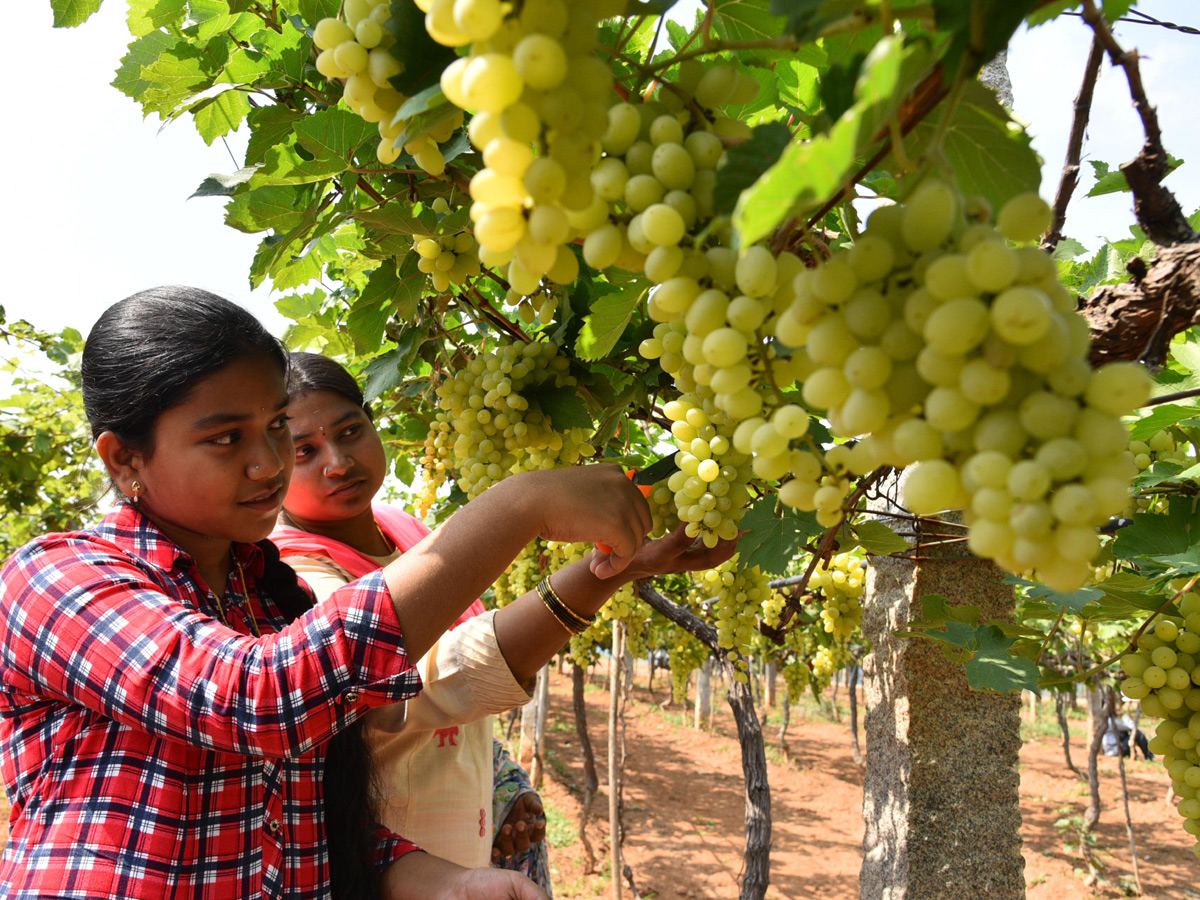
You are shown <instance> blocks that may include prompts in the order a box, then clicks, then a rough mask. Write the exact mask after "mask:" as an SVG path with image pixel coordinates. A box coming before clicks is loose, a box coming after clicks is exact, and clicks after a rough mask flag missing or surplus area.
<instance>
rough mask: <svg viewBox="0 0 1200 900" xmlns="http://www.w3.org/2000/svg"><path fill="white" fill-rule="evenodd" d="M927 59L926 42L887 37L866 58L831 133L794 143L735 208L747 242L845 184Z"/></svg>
mask: <svg viewBox="0 0 1200 900" xmlns="http://www.w3.org/2000/svg"><path fill="white" fill-rule="evenodd" d="M927 62H928V56H927V51H926V48H925V47H924V46H922V45H916V44H912V45H907V46H906V45H905V44H904V42H903V40H901V39H900V38H898V37H894V38H893V37H887V38H882V39H881V40H880V41H879V42H878V43H877V44H876V45H875V47H874V49H872V50H871V52H870V53H869V54H868V56H867V58H866V60H865V61H864V64H863V66H862V71H861V72H860V73H859V77H858V81H857V83H856V85H855V103H854V105H853V106H852V107H851V108H850V109H848V110H846V112H845V113H844V114H843V115H842V116H841V117H840V118H839V119H838V120H837V121H836V122H835V123H834V124H833V127H832V128H830V129H829V131H828V133H826V134H819V135H817V136H815V137H814V138H813V139H812V140H810V141H804V142H800V143H791V144H788V145H787V147H786V148H785V149H784V151H783V154H782V155H781V156H780V158H779V160H778V161H777V162H776V163H775V164H774V165H772V166H771V168H769V169H768V170H767V171H766V172H765V173H764V174H763V176H762V177H761V178H759V179H758V181H756V182H755V183H754V184H753V185H752V186H751V187H749V188H747V189H746V190H744V191H743V192H742V194H741V198H740V199H739V200H738V203H737V207H736V209H735V210H734V214H733V223H734V226H735V227H736V228H737V230H738V234H739V236H740V240H741V243H742V244H743V245H749V244H753V243H755V242H757V241H759V240H761V239H762V238H764V237H766V236H767V235H768V234H770V232H771V231H772V230H773V229H774V228H775V226H777V225H778V224H779V223H780V222H782V221H783V220H784V219H785V218H787V217H788V216H789V215H798V214H801V213H804V212H808V211H810V210H812V209H814V208H815V207H816V206H817V205H819V204H820V203H822V202H823V201H824V200H826V199H827V198H829V197H832V196H834V195H836V194H837V193H838V191H840V190H842V188H843V187H844V186H845V183H846V180H847V179H848V178H849V176H850V174H851V172H852V171H853V169H854V166H855V161H856V159H857V158H858V155H859V153H860V152H861V151H862V150H863V149H864V148H865V147H866V146H867V145H868V144H870V143H871V142H872V141H874V139H875V137H876V135H877V134H878V133H879V131H880V129H881V128H882V127H883V125H885V124H886V122H887V120H888V117H889V116H891V115H892V113H893V112H894V111H895V109H896V104H897V103H898V102H899V101H900V99H901V98H903V97H904V96H905V95H906V94H907V93H908V91H909V90H910V89H911V87H912V86H913V85H915V84H916V83H917V82H918V81H919V80H920V78H921V76H922V75H923V73H924V72H925V70H926V68H927V65H926V64H927Z"/></svg>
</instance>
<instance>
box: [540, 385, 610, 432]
mask: <svg viewBox="0 0 1200 900" xmlns="http://www.w3.org/2000/svg"><path fill="white" fill-rule="evenodd" d="M525 399H526V400H528V401H529V404H530V406H536V407H537V408H538V409H540V410H541V411H542V412H543V413H544V414H545V415H546V416H547V417H549V419H550V424H551V426H552V427H553V428H554V430H555V431H566V430H567V429H568V428H584V429H586V430H588V431H589V432H590V431H591V430H592V427H593V425H594V424H595V423H593V422H592V417H591V415H590V414H589V413H588V410H587V404H586V403H584V402H583V398H582V397H580V396H579V391H577V390H576V389H575V388H573V387H570V386H569V385H563V386H561V387H555V386H554V385H553V384H552V383H551V382H547V383H545V384H542V385H539V386H537V387H535V388H529V389H527V390H526V391H525Z"/></svg>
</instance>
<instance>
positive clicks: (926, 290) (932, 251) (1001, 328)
mask: <svg viewBox="0 0 1200 900" xmlns="http://www.w3.org/2000/svg"><path fill="white" fill-rule="evenodd" d="M967 212H969V210H968V209H967V205H966V204H964V202H963V200H962V198H961V197H960V196H959V195H958V194H957V193H956V192H955V191H954V190H952V189H951V188H950V187H948V186H947V185H945V184H942V183H941V182H937V181H928V182H925V183H924V184H922V185H921V186H920V187H918V189H917V190H916V191H915V192H914V194H913V195H912V197H911V198H910V199H909V200H908V202H907V203H905V204H903V205H895V206H887V207H883V208H881V209H878V210H876V211H875V212H874V213H872V215H871V217H870V219H869V220H868V225H867V229H866V232H865V233H864V234H863V235H862V236H861V237H860V238H859V239H858V240H857V241H856V242H855V244H854V245H853V246H852V247H850V248H849V249H847V250H843V251H839V252H838V253H835V254H834V255H833V257H832V258H831V259H830V260H829V261H827V262H826V263H825V264H824V265H822V266H820V267H819V268H817V269H813V270H806V271H805V272H803V273H801V274H800V275H799V276H798V277H797V278H796V284H795V299H794V300H793V302H792V304H791V305H790V307H789V308H788V309H787V310H786V311H785V312H784V313H783V315H782V316H781V320H780V323H779V325H778V326H777V328H776V332H775V334H776V337H778V338H779V339H780V340H782V341H783V342H784V343H785V344H788V345H791V346H795V347H798V348H802V351H803V353H804V355H805V356H806V357H807V359H808V360H809V361H810V362H811V364H812V366H814V367H815V368H814V369H813V370H812V371H811V372H810V373H809V374H808V375H807V377H806V378H805V379H804V381H803V395H804V399H805V401H806V402H807V403H808V404H809V405H810V406H812V407H814V408H816V409H819V410H824V411H825V412H824V414H825V416H826V417H827V418H828V420H829V422H830V424H831V425H832V427H833V429H834V430H835V431H836V432H838V433H839V434H842V435H845V436H847V437H857V438H859V441H858V443H857V445H856V446H855V448H854V449H853V450H851V451H849V458H848V463H849V466H850V469H851V471H855V472H860V471H861V472H865V471H870V470H871V469H873V468H875V467H876V466H879V465H893V466H897V467H902V466H909V465H912V466H913V468H912V470H911V471H910V472H909V473H908V475H907V479H906V481H905V485H904V492H903V494H904V502H905V505H906V506H907V507H908V508H909V509H910V510H912V511H913V512H914V513H917V514H920V515H925V514H930V513H935V512H938V511H941V510H945V509H952V508H958V507H963V508H965V509H966V518H967V522H968V524H969V525H970V538H969V540H970V547H971V549H972V550H973V551H974V552H975V553H976V554H977V555H979V556H983V557H988V558H990V559H994V560H995V561H996V562H997V563H999V564H1000V565H1001V566H1002V567H1003V568H1005V569H1007V570H1008V571H1011V572H1028V571H1031V570H1035V571H1036V573H1037V577H1038V579H1039V580H1040V581H1042V582H1043V583H1045V584H1047V585H1049V586H1050V587H1052V588H1054V589H1056V590H1060V591H1070V590H1074V589H1075V588H1077V587H1079V586H1080V585H1081V584H1083V583H1084V581H1085V580H1086V579H1087V577H1088V575H1089V573H1090V568H1089V562H1090V561H1091V559H1092V558H1093V557H1094V556H1095V554H1096V552H1097V550H1098V549H1099V540H1098V537H1097V533H1096V528H1097V526H1099V525H1101V524H1103V523H1104V522H1106V521H1107V520H1108V518H1109V517H1110V516H1112V515H1115V514H1117V513H1119V512H1121V511H1123V510H1124V509H1125V507H1126V504H1127V502H1128V496H1129V484H1130V479H1131V476H1132V475H1133V473H1134V471H1135V468H1134V466H1133V465H1131V462H1130V458H1129V454H1128V452H1127V447H1128V436H1127V432H1126V430H1125V428H1124V426H1123V425H1122V423H1121V418H1120V417H1121V415H1122V414H1124V413H1128V412H1130V411H1131V410H1133V409H1136V408H1137V407H1139V406H1141V405H1142V404H1143V403H1145V401H1146V400H1147V398H1148V397H1149V392H1150V386H1151V383H1150V379H1149V376H1148V375H1147V374H1146V372H1145V370H1144V369H1143V368H1142V367H1141V366H1138V365H1136V364H1133V363H1112V364H1109V365H1107V366H1104V367H1102V368H1100V369H1098V370H1095V371H1093V370H1092V369H1091V368H1090V367H1089V366H1088V363H1087V355H1088V349H1089V334H1088V328H1087V323H1086V322H1085V321H1084V319H1083V318H1082V317H1081V316H1079V315H1078V314H1077V313H1076V312H1075V309H1074V307H1075V300H1074V297H1073V295H1072V294H1071V293H1070V292H1069V291H1067V290H1066V289H1065V288H1063V287H1062V286H1061V285H1060V284H1059V283H1058V281H1057V278H1056V273H1055V268H1054V263H1053V260H1051V259H1050V257H1049V256H1048V255H1046V254H1045V253H1043V252H1042V251H1041V250H1039V249H1038V248H1036V247H1033V246H1019V247H1013V246H1011V245H1010V243H1009V241H1028V240H1031V239H1033V238H1035V237H1036V236H1037V235H1038V234H1040V233H1041V230H1042V229H1043V228H1044V227H1045V226H1046V225H1047V224H1048V221H1049V219H1048V216H1049V210H1048V207H1047V206H1046V204H1045V202H1044V201H1042V200H1041V199H1040V198H1038V197H1037V196H1036V195H1032V194H1026V195H1021V196H1019V197H1016V198H1014V199H1013V200H1010V201H1009V202H1008V203H1007V204H1006V205H1005V207H1004V208H1003V209H1002V210H1001V211H1000V215H999V217H998V227H993V226H992V225H991V224H990V223H988V222H987V221H985V220H984V219H985V216H984V215H983V214H982V213H980V214H978V215H976V216H975V217H974V218H969V217H968V216H967V215H966V213H967ZM914 464H915V465H914ZM783 499H784V500H785V502H786V501H787V500H788V498H787V497H783Z"/></svg>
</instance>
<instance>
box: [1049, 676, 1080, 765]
mask: <svg viewBox="0 0 1200 900" xmlns="http://www.w3.org/2000/svg"><path fill="white" fill-rule="evenodd" d="M1071 687H1072V688H1074V685H1071ZM1070 703H1071V699H1070V697H1068V696H1067V694H1066V692H1065V691H1056V692H1055V694H1054V713H1055V715H1056V716H1057V717H1058V729H1059V731H1061V732H1062V748H1063V759H1065V760H1066V762H1067V768H1068V769H1070V770H1071V771H1072V772H1074V773H1075V775H1076V777H1077V778H1081V779H1083V778H1085V776H1084V774H1083V773H1082V772H1080V771H1079V767H1078V766H1076V765H1075V763H1074V761H1073V760H1072V759H1071V727H1070V724H1069V723H1068V722H1067V707H1068V706H1069V705H1070Z"/></svg>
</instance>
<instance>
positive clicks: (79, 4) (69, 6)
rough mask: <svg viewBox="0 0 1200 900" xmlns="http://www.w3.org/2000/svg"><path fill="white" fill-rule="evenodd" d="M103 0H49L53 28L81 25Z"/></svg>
mask: <svg viewBox="0 0 1200 900" xmlns="http://www.w3.org/2000/svg"><path fill="white" fill-rule="evenodd" d="M103 2H104V0H50V8H51V9H52V10H53V11H54V27H55V28H74V27H75V26H76V25H82V24H83V23H84V22H86V21H87V20H88V19H90V18H91V17H92V14H93V13H94V12H96V10H98V9H99V8H100V4H101V3H103Z"/></svg>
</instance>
